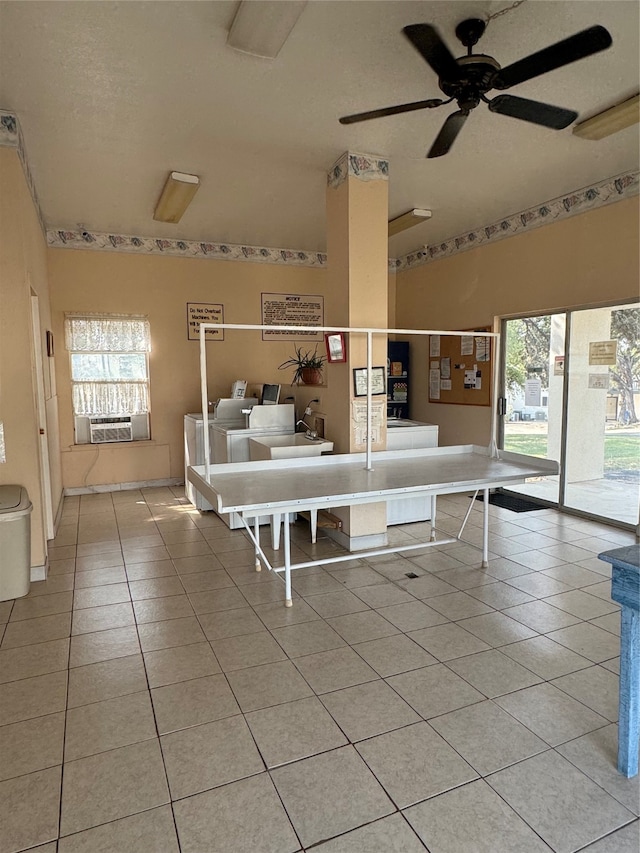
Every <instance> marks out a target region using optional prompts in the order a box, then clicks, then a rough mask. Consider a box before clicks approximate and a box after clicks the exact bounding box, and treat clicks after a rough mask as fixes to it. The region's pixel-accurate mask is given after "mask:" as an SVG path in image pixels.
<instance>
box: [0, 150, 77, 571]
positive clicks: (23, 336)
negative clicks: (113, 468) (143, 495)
mask: <svg viewBox="0 0 640 853" xmlns="http://www.w3.org/2000/svg"><path fill="white" fill-rule="evenodd" d="M0 184H1V185H2V192H1V193H0V419H1V420H2V421H3V422H4V432H5V444H6V456H7V461H6V463H5V464H0V483H1V484H7V483H18V484H20V485H22V486H25V488H26V489H27V491H28V492H29V497H30V499H31V502H32V503H33V513H32V516H31V564H32V565H33V566H40V565H43V564H44V563H45V560H46V531H45V525H44V521H43V494H42V488H41V478H40V473H41V472H40V462H39V458H40V453H39V437H38V418H37V411H36V397H35V390H34V374H33V366H32V365H33V345H34V344H35V345H37V346H39V347H40V349H41V351H42V358H43V365H44V374H45V376H44V380H45V381H44V389H45V413H46V432H47V436H48V448H49V457H50V469H51V492H52V503H53V513H54V515H55V513H56V511H57V509H58V506H59V503H60V500H61V497H62V481H61V474H60V453H59V449H58V448H59V439H58V430H57V416H56V407H57V400H56V398H55V396H54V395H53V393H52V391H53V389H52V386H51V382H50V376H49V367H50V360H49V359H48V358H47V354H46V345H45V331H46V330H47V329H49V330H50V329H51V328H52V326H51V315H50V309H49V289H48V283H47V266H46V245H45V241H44V237H43V235H42V231H41V229H40V225H39V222H38V218H37V215H36V211H35V208H34V205H33V202H32V200H31V195H30V193H29V189H28V187H27V183H26V181H25V178H24V173H23V171H22V166H21V163H20V160H19V158H18V154H17V151H16V150H15V149H13V148H0ZM32 295H35V296H37V297H38V301H39V310H40V325H41V333H40V335H39V340H37V341H34V340H33V334H32V323H31V301H30V298H31V296H32Z"/></svg>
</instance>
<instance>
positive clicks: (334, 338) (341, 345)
mask: <svg viewBox="0 0 640 853" xmlns="http://www.w3.org/2000/svg"><path fill="white" fill-rule="evenodd" d="M324 345H325V347H326V348H327V361H328V362H329V364H337V363H338V362H341V361H346V360H347V343H346V340H345V337H344V332H329V334H327V335H325V336H324Z"/></svg>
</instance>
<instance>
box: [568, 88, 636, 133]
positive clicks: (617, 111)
mask: <svg viewBox="0 0 640 853" xmlns="http://www.w3.org/2000/svg"><path fill="white" fill-rule="evenodd" d="M639 118H640V94H638V95H633V96H632V97H631V98H627V100H626V101H622V102H621V103H619V104H616V105H615V106H613V107H610V108H609V109H608V110H604V111H603V112H601V113H598V115H595V116H592V117H591V118H588V119H585V121H581V122H580V123H579V124H576V126H575V127H574V128H573V132H574V134H575V135H576V136H579V137H580V138H581V139H593V140H597V139H604V138H605V137H606V136H611V135H612V134H613V133H617V132H618V131H619V130H624V129H625V127H631V125H632V124H637V123H638V120H639Z"/></svg>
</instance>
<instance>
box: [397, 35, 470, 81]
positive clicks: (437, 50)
mask: <svg viewBox="0 0 640 853" xmlns="http://www.w3.org/2000/svg"><path fill="white" fill-rule="evenodd" d="M402 31H403V33H404V34H405V36H406V37H407V38H408V39H409V41H410V42H411V44H412V45H413V46H414V47H415V49H416V50H417V51H418V53H419V54H420V56H422V58H423V59H424V60H425V61H426V62H428V63H429V65H430V66H431V67H432V68H433V70H434V71H435V72H436V74H437V75H438V77H446V78H447V79H449V80H455V79H456V77H457V76H458V73H459V68H458V63H457V62H456V61H455V59H454V57H453V54H452V53H451V51H450V50H449V48H448V47H447V46H446V44H445V43H444V42H443V41H442V39H441V38H440V34H439V33H438V31H437V30H436V29H435V27H432V26H431V25H430V24H410V25H409V26H408V27H403V30H402Z"/></svg>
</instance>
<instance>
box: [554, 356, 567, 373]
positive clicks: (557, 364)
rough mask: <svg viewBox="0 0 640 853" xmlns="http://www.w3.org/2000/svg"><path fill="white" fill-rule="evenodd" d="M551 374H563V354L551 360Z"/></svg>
mask: <svg viewBox="0 0 640 853" xmlns="http://www.w3.org/2000/svg"><path fill="white" fill-rule="evenodd" d="M553 375H554V376H564V356H563V355H557V356H556V357H555V359H554V361H553Z"/></svg>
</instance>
